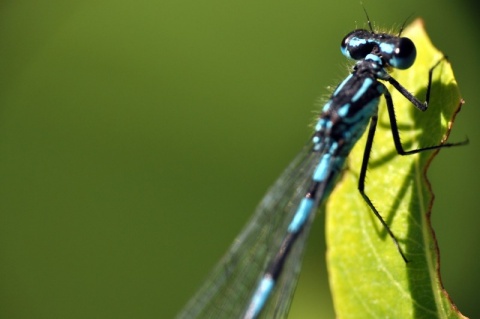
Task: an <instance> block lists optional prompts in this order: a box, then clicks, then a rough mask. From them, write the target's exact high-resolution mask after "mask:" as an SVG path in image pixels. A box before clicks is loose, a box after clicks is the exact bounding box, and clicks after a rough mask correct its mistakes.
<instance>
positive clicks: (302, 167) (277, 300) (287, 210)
mask: <svg viewBox="0 0 480 319" xmlns="http://www.w3.org/2000/svg"><path fill="white" fill-rule="evenodd" d="M368 25H369V30H364V29H357V30H354V31H352V32H350V33H349V34H347V35H346V36H345V37H344V39H343V40H342V43H341V51H342V53H343V54H344V55H345V56H346V57H348V58H349V59H352V60H355V61H357V62H356V64H355V65H354V67H353V70H352V72H351V73H350V75H349V76H348V77H347V78H346V79H345V80H344V81H342V83H340V85H339V86H338V87H337V88H336V89H335V90H334V92H333V94H332V95H331V97H330V99H329V100H328V101H327V102H326V103H325V104H324V106H323V108H322V110H321V114H320V116H319V120H318V122H317V124H316V126H315V130H314V133H313V136H312V137H311V140H310V143H309V144H308V145H307V146H306V147H305V148H304V149H303V150H302V151H301V152H300V154H299V155H298V156H297V157H296V158H295V159H294V160H293V162H292V163H291V164H290V165H289V167H288V168H287V169H286V170H285V171H284V172H283V174H282V175H281V176H280V177H279V179H278V180H277V181H276V183H275V184H274V185H273V186H272V188H271V189H270V190H269V191H268V192H267V194H266V196H265V197H264V198H263V200H262V201H261V203H260V204H259V206H258V207H257V209H256V211H255V214H254V216H253V217H252V219H251V220H250V221H249V223H248V224H247V226H246V227H245V228H244V230H243V231H242V232H241V234H240V235H239V236H238V237H237V239H236V240H235V241H234V243H233V244H232V246H231V247H230V249H229V251H228V253H227V255H226V256H225V257H224V258H223V259H222V261H221V262H220V263H219V264H218V265H217V267H216V268H215V270H214V271H213V273H212V274H211V275H210V277H209V279H208V280H207V282H206V283H205V284H204V286H203V287H202V288H201V290H200V291H199V292H198V293H197V294H196V295H195V296H194V297H193V298H192V300H191V301H190V302H189V304H188V305H187V306H186V308H185V309H184V310H183V311H182V313H180V314H179V316H178V318H256V317H258V316H259V314H263V315H267V317H268V318H271V317H275V318H276V317H283V316H284V315H285V314H286V312H287V311H288V308H289V304H290V300H291V298H292V295H293V291H294V288H295V284H296V281H297V277H298V273H299V270H300V261H301V256H302V253H303V250H304V249H303V248H304V244H305V240H306V237H307V235H308V231H309V228H310V225H311V223H312V221H313V219H314V217H315V212H316V210H317V208H318V207H319V205H321V204H322V203H323V202H324V201H325V200H326V198H327V197H328V196H329V194H330V192H331V191H332V189H333V188H334V186H335V184H336V181H337V180H338V178H339V175H340V173H341V172H342V170H343V168H344V166H345V161H346V158H347V156H348V155H349V153H350V151H351V149H352V148H353V146H354V145H355V144H356V142H357V141H358V140H359V139H360V137H361V136H362V135H363V134H364V133H365V131H366V134H367V140H366V144H365V150H364V155H363V160H362V165H361V169H360V172H359V176H358V191H359V192H360V194H361V196H362V198H363V199H364V201H365V202H366V203H367V205H368V206H369V207H370V210H371V211H372V212H373V213H374V216H375V217H376V218H377V219H378V220H379V221H380V222H381V224H382V226H383V228H384V229H385V230H386V231H387V233H388V235H389V236H390V237H391V239H392V240H393V243H394V245H395V246H396V249H397V250H398V252H399V256H400V257H401V258H403V260H404V261H405V263H407V262H408V260H409V256H407V255H406V254H405V252H404V251H403V250H402V248H401V245H400V244H399V241H398V240H397V238H396V236H395V235H394V233H393V232H392V230H391V229H390V227H389V225H388V224H387V222H385V220H384V219H383V218H382V216H381V214H380V213H379V212H378V210H377V209H376V207H375V206H374V204H373V203H372V201H371V200H370V197H369V196H368V195H367V194H366V192H365V179H366V175H367V166H368V162H369V157H370V152H371V150H372V145H373V140H374V136H375V132H376V129H377V124H378V105H379V100H380V98H381V96H382V95H383V96H384V97H385V100H386V108H387V112H388V116H389V122H390V127H391V134H392V137H393V144H394V146H395V149H396V152H397V153H398V154H399V155H411V154H416V153H419V152H422V151H428V150H434V149H439V148H442V147H449V146H455V145H463V144H465V143H467V142H468V141H464V142H461V143H444V144H440V145H435V146H428V147H422V148H416V149H411V150H406V149H404V146H403V145H402V143H401V141H400V134H399V127H398V124H397V121H396V116H395V112H394V103H393V99H392V96H391V94H390V92H389V90H388V89H387V87H386V86H385V84H383V83H382V82H381V81H383V82H386V83H389V84H390V85H391V86H393V88H394V89H396V90H397V91H398V92H399V93H400V94H401V95H403V97H404V98H405V99H407V100H408V101H409V102H410V103H411V104H413V105H414V106H415V107H416V108H417V109H418V110H420V111H426V110H427V108H428V105H429V100H430V93H431V84H432V73H433V71H434V70H435V69H436V67H437V66H438V65H440V64H441V63H443V62H444V61H445V59H446V58H445V57H443V58H441V59H439V60H438V61H436V62H435V63H434V65H433V66H432V67H431V68H430V70H429V72H428V74H427V75H426V77H427V79H426V80H425V81H427V80H428V85H427V87H426V94H425V101H424V102H423V101H421V100H419V99H418V98H416V97H415V96H414V95H413V94H411V93H410V92H409V91H408V90H407V89H406V88H405V87H404V86H402V85H401V84H400V83H399V82H398V81H397V80H395V79H394V78H393V77H392V76H390V74H389V72H390V70H391V69H400V70H404V69H408V68H410V67H411V66H412V65H413V63H414V62H415V59H416V55H417V51H416V47H415V45H414V43H413V42H412V41H411V40H410V39H409V38H406V37H402V36H401V34H402V31H403V26H402V28H401V29H400V31H399V32H398V35H392V34H389V33H379V32H374V30H373V28H372V26H371V24H370V21H368ZM367 127H368V130H367ZM267 312H268V314H267Z"/></svg>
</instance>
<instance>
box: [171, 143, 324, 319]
mask: <svg viewBox="0 0 480 319" xmlns="http://www.w3.org/2000/svg"><path fill="white" fill-rule="evenodd" d="M320 156H321V154H319V153H318V152H311V150H310V147H304V149H303V150H302V151H301V152H300V154H299V155H297V157H296V158H295V159H294V160H293V161H292V163H291V164H290V165H289V166H288V167H287V169H286V170H285V171H284V172H283V173H282V175H281V176H280V177H279V178H278V179H277V181H276V182H275V183H274V185H273V186H272V187H271V188H270V189H269V191H268V192H267V194H266V195H265V197H264V198H263V199H262V201H261V202H260V204H259V205H258V206H257V208H256V210H255V213H254V215H253V217H252V218H251V219H250V221H249V222H248V223H247V225H246V226H245V228H244V229H243V230H242V232H241V233H240V235H239V236H238V237H237V238H236V239H235V241H234V242H233V244H232V245H231V247H230V248H229V250H228V252H227V253H226V255H225V256H224V257H223V258H222V259H221V260H220V262H219V263H218V264H217V266H216V267H215V269H214V270H213V271H212V273H211V274H210V275H209V277H208V278H207V280H206V282H205V283H204V284H203V286H202V287H201V288H200V290H199V291H198V292H197V293H196V294H195V295H194V296H193V298H192V299H191V300H190V301H189V302H188V304H187V305H186V307H185V308H184V309H183V310H182V312H181V313H180V314H179V315H178V316H177V318H178V319H185V318H239V317H241V316H242V314H243V312H244V311H245V309H246V307H247V305H248V303H249V302H250V298H251V296H252V294H253V291H254V290H255V288H256V285H257V283H258V280H259V278H260V277H261V276H262V275H263V272H264V271H265V268H266V266H267V264H268V262H269V261H270V260H271V259H272V258H273V256H274V255H275V254H276V253H277V251H278V249H279V247H280V243H281V241H282V240H283V238H284V236H285V234H286V229H287V227H288V224H289V223H290V221H291V219H292V217H293V215H294V214H295V211H296V209H297V206H298V203H299V202H300V200H301V199H302V198H303V197H304V196H305V192H306V188H307V187H308V185H309V183H310V182H311V176H312V172H313V170H314V168H315V166H316V165H317V162H318V159H319V157H320ZM314 215H315V214H312V216H311V218H310V220H309V222H308V225H306V226H305V230H304V232H303V233H302V234H301V235H300V237H299V238H298V240H297V242H296V243H295V246H294V248H293V250H292V251H291V252H290V255H289V256H288V260H287V262H286V264H285V267H284V271H283V273H282V275H281V277H280V279H279V282H278V283H277V286H276V288H275V293H274V294H273V295H272V296H271V298H270V299H269V301H268V304H267V307H266V309H265V310H264V311H263V312H262V316H265V317H268V318H281V317H283V316H284V315H285V314H286V313H287V312H288V309H289V306H290V300H291V298H292V294H293V291H294V289H295V286H296V283H297V280H298V274H299V272H300V266H301V257H302V254H303V250H304V246H305V240H306V237H307V234H308V231H309V229H310V224H311V222H312V221H313V217H314Z"/></svg>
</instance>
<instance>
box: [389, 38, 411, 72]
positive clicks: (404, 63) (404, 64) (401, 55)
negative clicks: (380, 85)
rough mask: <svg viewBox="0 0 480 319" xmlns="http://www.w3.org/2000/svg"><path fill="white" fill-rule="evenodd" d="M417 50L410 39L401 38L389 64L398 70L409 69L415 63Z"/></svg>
mask: <svg viewBox="0 0 480 319" xmlns="http://www.w3.org/2000/svg"><path fill="white" fill-rule="evenodd" d="M416 57H417V49H416V48H415V44H413V42H412V40H410V39H409V38H400V39H399V41H398V44H397V46H396V48H395V50H394V52H393V56H392V58H391V59H390V61H389V64H390V65H391V66H393V67H394V68H397V69H401V70H404V69H408V68H409V67H411V66H412V65H413V63H414V62H415V58H416Z"/></svg>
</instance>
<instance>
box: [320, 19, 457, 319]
mask: <svg viewBox="0 0 480 319" xmlns="http://www.w3.org/2000/svg"><path fill="white" fill-rule="evenodd" d="M403 36H405V37H409V38H410V39H411V40H412V41H413V42H414V43H415V45H416V48H417V60H416V62H415V64H414V66H413V67H412V68H410V69H408V70H404V71H395V72H392V76H393V77H394V78H395V79H397V80H398V81H399V82H400V83H401V84H402V85H404V86H405V87H406V88H407V89H408V90H409V91H410V92H412V93H413V94H414V95H415V96H416V97H418V98H419V99H420V100H422V101H423V100H424V99H425V94H426V86H427V83H428V71H429V69H430V68H431V67H432V66H434V65H435V63H436V62H438V61H440V60H441V59H442V57H443V54H442V53H441V52H440V51H438V50H437V49H435V48H434V47H433V46H432V44H431V42H430V39H429V38H428V36H427V34H426V32H425V30H424V28H423V22H422V21H421V20H416V21H415V22H414V23H412V24H411V25H410V26H409V27H408V28H406V29H405V31H404V33H403ZM388 88H389V91H390V92H391V93H392V97H393V101H394V104H395V110H396V115H397V120H398V126H399V130H400V135H401V137H402V143H403V146H404V148H405V149H406V150H410V149H414V148H419V147H426V146H432V145H437V144H439V143H441V142H442V141H445V140H446V138H447V136H448V134H449V131H450V128H451V124H452V122H453V119H454V117H455V115H456V113H457V112H458V111H459V109H460V106H461V105H462V103H463V101H462V99H461V97H460V93H459V90H458V87H457V83H456V81H455V78H454V76H453V72H452V69H451V66H450V64H449V62H448V61H446V60H444V61H443V62H441V63H440V64H439V66H438V67H437V68H435V70H434V73H433V86H432V91H431V99H430V102H431V103H430V105H429V108H428V110H427V111H425V112H421V111H419V110H417V109H416V108H415V107H414V106H413V105H412V104H411V103H410V102H409V101H408V100H406V99H405V97H403V96H402V95H401V94H400V93H398V92H397V91H396V90H395V89H394V88H392V87H388ZM382 100H383V99H382ZM379 107H380V116H379V125H378V127H377V133H376V135H375V140H374V144H373V149H372V154H371V157H370V163H369V169H368V172H367V180H366V188H365V190H366V193H367V195H368V196H369V197H370V198H371V200H372V202H373V203H374V205H375V206H376V208H377V209H378V211H379V212H380V214H381V215H382V216H383V218H384V220H385V221H386V222H387V224H388V225H390V228H391V229H392V231H393V233H394V234H395V235H396V237H397V239H398V240H399V242H400V245H401V247H402V249H403V251H404V252H405V254H406V257H407V258H408V259H409V263H408V264H406V263H405V262H404V261H403V259H402V257H401V256H400V254H399V252H398V251H397V249H396V247H395V245H394V244H393V241H392V240H391V238H390V237H389V236H388V233H387V232H386V231H385V229H384V228H383V227H382V225H381V224H380V222H379V221H378V220H377V218H376V217H375V216H374V214H373V213H372V212H371V210H370V209H369V208H368V206H367V205H366V203H365V202H364V201H363V199H362V197H361V196H360V194H359V192H358V190H357V184H358V174H359V171H360V166H361V162H362V154H363V151H364V147H365V136H364V137H363V138H362V140H361V141H360V142H359V143H357V145H356V147H355V148H354V150H353V151H352V153H351V155H350V157H349V159H348V164H347V165H348V167H347V169H346V171H345V173H344V174H343V176H342V178H341V181H340V182H339V185H338V186H337V187H336V189H335V191H334V193H333V194H332V196H331V198H330V200H329V202H328V206H327V226H326V227H327V230H326V232H327V247H328V251H327V259H328V269H329V280H330V286H331V290H332V295H333V299H334V305H335V309H336V314H337V318H340V319H345V318H361V319H363V318H401V319H404V318H464V317H463V315H462V314H461V313H460V312H459V311H458V310H457V309H456V307H455V305H454V304H453V303H452V302H451V300H450V299H449V297H448V294H447V293H446V291H445V290H444V289H443V287H442V284H441V280H440V273H439V257H438V247H437V243H436V241H435V237H434V233H433V229H432V227H431V223H430V213H431V209H432V206H433V193H432V190H431V187H430V184H429V182H428V180H427V177H426V172H427V169H428V167H429V164H430V162H431V161H432V159H433V158H434V157H435V155H436V154H437V153H438V151H427V152H422V153H420V154H416V155H410V156H399V155H397V153H396V150H395V147H394V144H393V140H392V133H391V131H390V124H389V121H388V114H387V109H386V105H385V101H384V100H383V101H382V103H381V104H380V106H379ZM365 135H366V134H365ZM445 182H448V181H445Z"/></svg>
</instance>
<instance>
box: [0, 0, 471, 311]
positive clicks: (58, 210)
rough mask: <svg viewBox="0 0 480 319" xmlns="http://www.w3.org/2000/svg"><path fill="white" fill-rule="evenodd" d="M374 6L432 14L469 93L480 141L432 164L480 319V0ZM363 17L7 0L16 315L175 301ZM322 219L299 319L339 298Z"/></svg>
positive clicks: (463, 289)
mask: <svg viewBox="0 0 480 319" xmlns="http://www.w3.org/2000/svg"><path fill="white" fill-rule="evenodd" d="M364 5H365V7H366V8H367V10H368V12H369V14H370V17H371V18H372V20H373V21H374V22H375V24H376V25H379V26H384V27H392V26H397V27H398V26H399V25H401V23H402V22H403V21H404V20H405V19H406V18H407V17H408V16H409V15H410V14H412V13H413V14H414V15H415V16H421V17H423V18H424V19H425V22H426V26H427V29H428V31H429V33H430V36H431V37H432V39H433V41H434V43H435V44H436V46H437V47H438V48H440V49H441V50H442V51H444V52H445V53H447V54H448V55H449V56H450V59H451V61H452V64H453V68H454V71H455V72H456V75H457V80H458V82H459V84H460V89H461V91H462V93H463V96H464V98H465V99H466V101H467V103H466V105H465V107H464V108H463V110H462V112H461V113H460V115H459V116H458V118H457V121H456V123H455V127H454V133H453V135H452V138H451V140H452V141H458V140H462V139H463V138H464V137H465V135H468V136H469V138H470V140H471V143H470V145H469V146H467V147H461V148H457V149H449V150H444V151H442V152H440V155H439V156H438V157H437V159H436V160H435V161H434V163H433V167H432V168H431V171H430V174H429V176H430V178H431V180H432V183H433V188H434V191H435V195H436V202H435V206H434V208H433V209H434V211H433V217H432V218H433V224H434V226H435V231H436V235H437V239H438V241H439V244H440V249H441V266H442V280H443V283H444V285H445V287H446V289H447V291H448V292H449V293H450V295H451V297H452V299H453V300H454V302H455V303H456V304H457V306H458V307H459V309H460V310H462V312H463V313H464V314H465V315H467V316H470V317H472V318H480V306H479V304H478V285H479V284H480V276H479V275H478V269H480V258H479V257H478V255H479V254H480V249H479V246H480V236H479V235H478V224H479V221H480V215H479V214H478V209H479V208H478V205H477V203H478V202H477V201H476V200H475V197H477V198H478V195H476V193H477V192H478V180H479V179H480V170H479V169H478V168H477V165H478V163H479V156H480V154H479V151H478V148H479V145H480V141H479V140H480V125H475V123H476V121H477V120H478V119H479V118H480V108H479V105H480V98H479V90H478V88H477V87H478V74H480V67H479V64H480V63H479V61H478V59H477V55H478V54H477V52H478V50H479V49H480V47H479V45H480V43H479V41H478V31H479V28H478V27H479V23H478V12H479V10H478V8H476V7H475V5H476V3H474V2H473V1H470V2H468V1H455V2H454V1H448V0H428V1H413V0H408V1H401V2H399V1H380V0H367V1H364ZM364 23H365V17H364V13H363V9H362V7H361V6H360V3H359V1H358V0H348V1H347V0H343V1H339V0H337V1H329V2H327V1H319V0H316V1H314V0H300V1H289V2H286V1H280V2H279V1H270V0H264V1H250V0H247V1H241V2H233V1H216V0H207V1H170V0H163V1H151V0H139V1H135V2H133V1H118V0H117V1H89V0H82V1H60V0H50V1H19V0H16V1H12V0H7V1H2V3H1V4H0V68H1V72H0V81H1V85H0V318H9V319H14V318H15V319H17V318H25V319H34V318H49V319H50V318H171V317H173V316H174V315H175V313H176V312H177V311H178V310H179V309H180V308H181V307H182V306H183V304H184V303H185V302H186V301H187V300H188V298H189V297H190V296H191V295H192V294H193V293H194V292H195V290H196V288H197V287H198V286H199V285H200V284H201V282H202V280H203V278H204V277H205V276H206V275H207V274H208V272H209V271H210V269H211V268H212V267H213V266H214V264H215V263H216V262H217V261H218V259H219V258H220V257H221V256H222V255H223V253H224V252H225V250H226V249H227V247H228V246H229V245H230V243H231V242H232V240H233V238H234V237H235V235H236V234H237V233H238V232H239V231H240V229H241V228H242V227H243V225H244V223H245V222H246V221H247V219H248V218H249V216H250V215H251V213H252V211H253V209H254V207H255V206H256V204H257V202H258V201H259V200H260V199H261V197H262V196H263V194H264V192H265V191H266V189H267V188H268V186H269V185H270V184H271V183H272V182H273V181H274V180H275V178H276V177H277V176H278V175H279V174H280V172H281V171H282V170H283V168H285V167H286V165H287V164H288V162H289V161H290V160H291V159H292V158H293V156H294V155H295V154H296V152H298V151H299V150H300V149H301V147H302V146H303V145H304V143H305V142H306V140H307V138H308V137H309V132H310V129H309V127H308V124H310V123H312V119H313V111H315V110H318V106H315V102H316V101H317V100H318V98H319V97H322V96H324V95H326V94H327V93H328V90H327V89H326V87H327V86H334V85H336V84H337V83H338V82H339V81H340V80H341V79H342V78H343V77H344V76H345V75H346V74H347V69H346V65H347V63H346V61H345V59H344V58H343V57H342V55H341V54H340V51H339V44H340V40H341V39H342V38H343V36H344V35H345V34H346V33H347V32H349V31H351V30H352V29H354V28H355V27H357V26H359V27H361V26H363V25H364ZM475 91H477V92H475ZM397 112H398V111H397ZM475 195H476V196H475ZM323 219H324V216H319V218H318V219H317V221H316V224H315V225H314V229H313V231H312V234H311V236H310V243H309V247H308V250H307V255H306V258H305V262H304V267H303V271H302V275H301V278H300V284H299V288H298V291H297V294H296V296H295V299H294V303H293V308H292V312H291V315H290V317H291V318H333V317H334V313H333V309H332V305H331V299H330V296H329V292H328V284H327V274H326V271H325V265H324V254H325V245H324V231H323V226H324V224H323ZM385 289H388V287H385Z"/></svg>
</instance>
